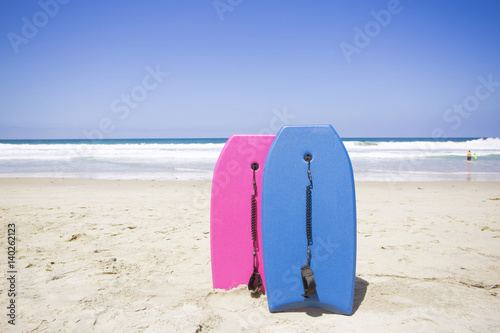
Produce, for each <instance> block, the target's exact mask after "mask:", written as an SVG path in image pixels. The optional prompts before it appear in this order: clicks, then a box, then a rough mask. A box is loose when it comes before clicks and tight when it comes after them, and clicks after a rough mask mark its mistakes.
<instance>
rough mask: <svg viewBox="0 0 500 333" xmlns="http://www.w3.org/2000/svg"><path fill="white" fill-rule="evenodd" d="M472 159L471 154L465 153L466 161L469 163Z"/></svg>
mask: <svg viewBox="0 0 500 333" xmlns="http://www.w3.org/2000/svg"><path fill="white" fill-rule="evenodd" d="M471 159H472V154H471V153H470V150H469V152H468V153H467V161H470V160H471Z"/></svg>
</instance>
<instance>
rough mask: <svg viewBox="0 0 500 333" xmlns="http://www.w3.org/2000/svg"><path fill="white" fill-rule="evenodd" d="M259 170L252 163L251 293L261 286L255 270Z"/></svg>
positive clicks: (249, 282) (249, 284)
mask: <svg viewBox="0 0 500 333" xmlns="http://www.w3.org/2000/svg"><path fill="white" fill-rule="evenodd" d="M257 169H259V164H258V163H252V170H253V191H254V194H252V199H251V200H252V205H251V206H252V215H251V220H252V240H253V273H252V275H251V276H250V280H249V281H248V290H250V291H251V292H256V291H257V290H259V289H260V287H261V286H262V278H261V277H260V274H259V271H258V269H257V247H258V243H257V199H255V197H256V196H257V183H256V182H255V170H257Z"/></svg>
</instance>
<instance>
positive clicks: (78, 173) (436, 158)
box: [0, 138, 500, 181]
mask: <svg viewBox="0 0 500 333" xmlns="http://www.w3.org/2000/svg"><path fill="white" fill-rule="evenodd" d="M226 140H227V139H116V140H112V139H109V140H99V141H93V142H91V141H88V140H0V177H2V178H84V179H142V180H211V179H212V173H213V169H214V166H215V163H216V161H217V158H218V156H219V154H220V152H221V150H222V147H223V146H224V143H225V142H226ZM343 141H344V145H345V146H346V148H347V151H348V153H349V156H350V158H351V162H352V166H353V170H354V178H355V180H356V181H500V138H453V139H429V138H346V139H343ZM469 150H470V151H471V152H472V153H473V154H474V153H475V154H476V155H477V156H478V159H477V160H473V161H472V162H467V161H466V154H467V152H468V151H469Z"/></svg>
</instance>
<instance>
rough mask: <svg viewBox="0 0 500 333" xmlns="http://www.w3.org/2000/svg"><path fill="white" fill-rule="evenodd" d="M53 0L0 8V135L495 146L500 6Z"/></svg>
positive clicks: (12, 1) (499, 122)
mask: <svg viewBox="0 0 500 333" xmlns="http://www.w3.org/2000/svg"><path fill="white" fill-rule="evenodd" d="M60 2H61V3H59V2H56V0H41V1H39V2H36V1H32V2H28V1H22V2H21V1H17V0H4V1H1V2H0V37H1V39H0V139H27V138H85V137H88V138H141V137H150V138H162V137H166V138H169V137H228V136H229V135H230V134H232V133H252V132H253V133H259V132H276V130H277V129H278V128H279V127H280V126H281V125H283V124H303V123H330V124H332V125H333V126H334V127H335V128H336V130H337V132H338V133H339V134H340V135H341V136H342V137H377V136H378V137H399V136H404V137H432V136H434V137H469V136H471V137H479V136H490V137H491V136H494V137H498V136H500V42H499V41H500V19H499V17H500V2H498V1H485V0H479V1H453V2H451V1H430V0H429V1H424V0H419V1H417V0H413V1H410V0H401V1H399V2H398V1H392V0H391V1H331V0H330V1H327V0H322V1H321V0H319V1H303V0H302V1H297V0H291V1H263V0H260V1H259V0H252V1H249V0H243V1H238V0H231V1H229V0H221V1H218V2H217V1H156V0H150V1H126V0H124V1H97V0H89V1H81V0H72V1H68V0H64V1H63V0H60ZM214 3H215V4H217V6H218V7H217V8H218V9H216V8H215V6H214ZM44 8H45V9H44ZM374 13H375V14H374ZM388 14H390V17H389V16H388ZM375 17H378V21H377V20H376V18H375ZM33 27H34V28H36V30H33ZM30 28H31V29H30ZM359 31H361V33H359ZM346 50H347V51H346ZM155 71H156V72H157V73H156V74H151V73H152V72H155ZM166 73H168V75H167V74H166Z"/></svg>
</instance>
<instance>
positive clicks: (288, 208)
mask: <svg viewBox="0 0 500 333" xmlns="http://www.w3.org/2000/svg"><path fill="white" fill-rule="evenodd" d="M305 154H311V155H312V160H311V161H310V171H311V177H312V181H313V188H312V190H311V193H312V206H311V207H312V211H311V213H312V215H311V217H312V223H311V224H312V242H313V243H312V245H311V247H310V248H311V260H310V267H311V269H312V270H313V272H314V279H315V282H316V293H315V294H313V295H311V296H309V298H304V297H303V296H302V294H303V293H304V288H303V284H302V277H301V267H302V266H303V265H305V264H307V244H308V240H307V235H306V186H308V185H309V184H310V181H309V177H308V174H307V169H308V162H306V161H305V160H304V156H305ZM261 216H262V251H263V256H264V257H263V259H264V260H263V261H264V271H265V275H266V291H267V299H268V305H269V310H270V311H271V312H279V311H285V310H289V309H295V308H303V307H314V308H322V309H325V310H328V311H332V312H335V313H340V314H347V315H350V314H352V309H353V299H354V287H355V273H356V198H355V191H354V178H353V172H352V166H351V161H350V159H349V155H348V154H347V151H346V149H345V147H344V144H343V143H342V140H341V139H340V138H339V136H338V134H337V133H336V132H335V130H334V129H333V127H332V126H331V125H314V126H313V125H311V126H284V127H283V128H281V130H280V131H279V133H278V134H277V135H276V138H275V139H274V141H273V144H272V145H271V148H270V149H269V152H268V154H267V158H266V163H265V166H264V174H263V184H262V209H261Z"/></svg>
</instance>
